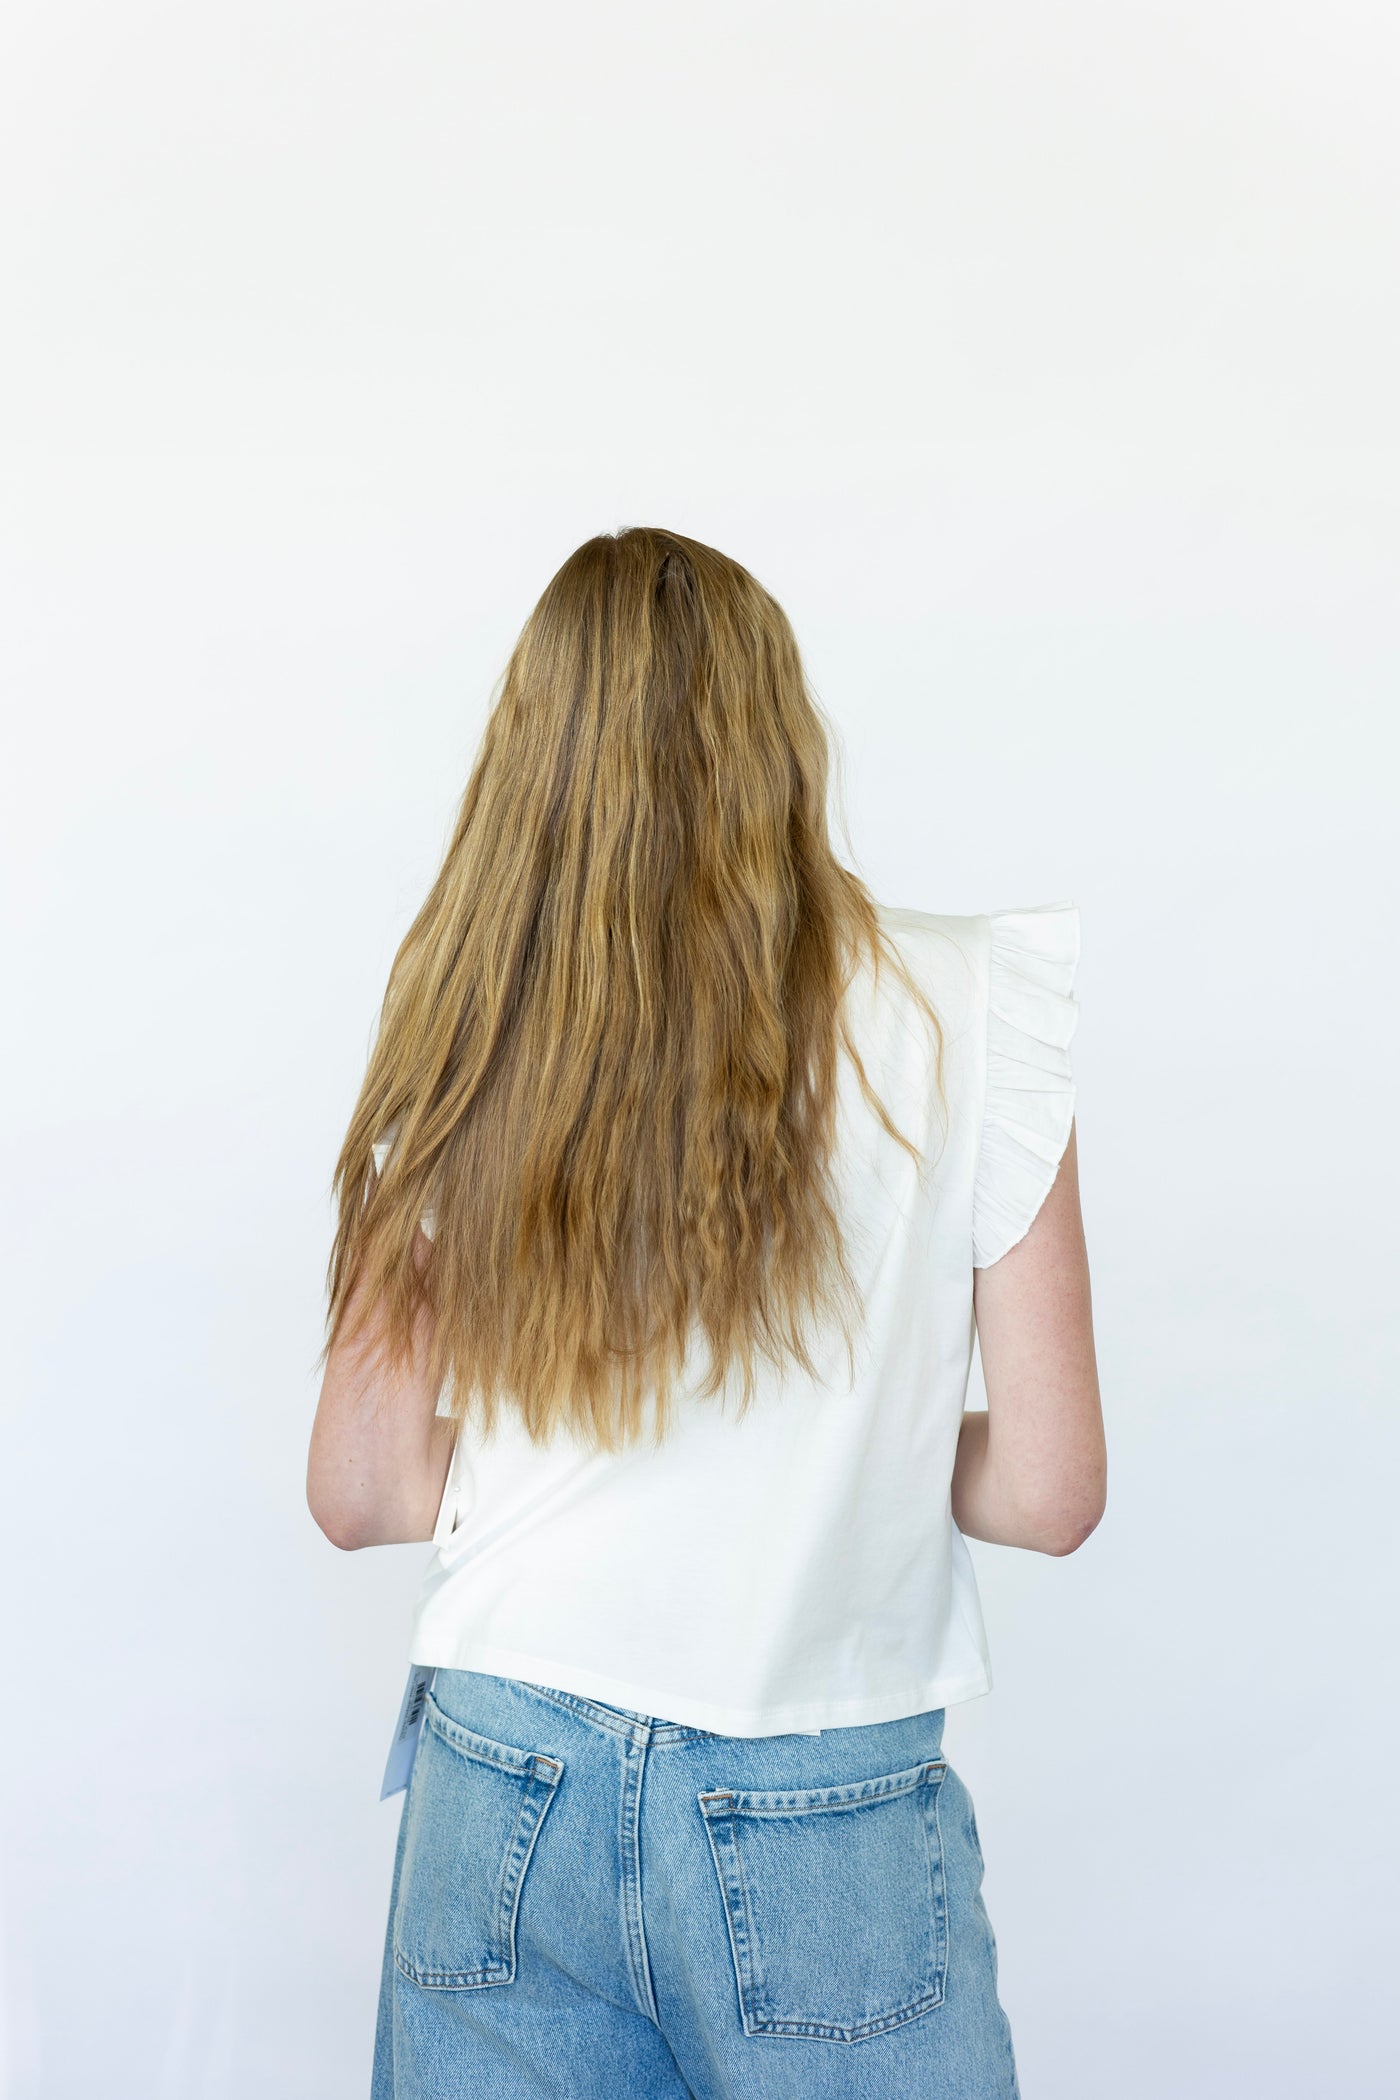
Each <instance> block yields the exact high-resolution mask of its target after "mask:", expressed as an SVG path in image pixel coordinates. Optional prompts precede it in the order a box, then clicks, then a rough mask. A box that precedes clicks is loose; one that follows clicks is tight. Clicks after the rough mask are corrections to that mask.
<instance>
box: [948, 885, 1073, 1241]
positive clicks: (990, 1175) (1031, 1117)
mask: <svg viewBox="0 0 1400 2100" xmlns="http://www.w3.org/2000/svg"><path fill="white" fill-rule="evenodd" d="M988 924H989V926H990V928H991V941H990V954H989V963H988V980H989V981H988V988H987V1094H986V1105H985V1109H984V1112H983V1120H982V1134H981V1139H980V1145H979V1151H978V1157H977V1175H976V1180H975V1182H974V1185H973V1200H972V1263H973V1267H974V1268H978V1269H985V1268H988V1267H990V1265H991V1264H992V1263H993V1262H994V1261H997V1260H999V1259H1000V1257H1001V1256H1002V1255H1003V1254H1005V1253H1006V1251H1007V1249H1008V1248H1010V1247H1014V1246H1015V1244H1016V1242H1017V1241H1018V1240H1020V1239H1024V1237H1025V1235H1026V1234H1027V1232H1029V1230H1030V1228H1031V1225H1032V1223H1033V1221H1034V1219H1035V1215H1036V1212H1037V1211H1038V1210H1039V1209H1040V1206H1041V1204H1042V1203H1043V1202H1044V1201H1045V1198H1046V1196H1047V1195H1048V1194H1049V1192H1050V1188H1051V1185H1052V1183H1053V1182H1054V1179H1055V1175H1056V1173H1057V1172H1058V1170H1059V1165H1060V1161H1061V1159H1062V1158H1063V1157H1064V1151H1065V1147H1066V1145H1067V1144H1068V1143H1069V1133H1070V1125H1071V1124H1072V1122H1073V1121H1074V1097H1075V1085H1074V1078H1073V1074H1072V1071H1071V1066H1070V1057H1069V1046H1070V1043H1071V1041H1072V1039H1073V1036H1074V1031H1075V1028H1076V1026H1077V1024H1078V1021H1079V1002H1078V1000H1077V999H1076V998H1075V997H1074V981H1075V973H1076V970H1077V969H1078V965H1079V907H1078V905H1076V904H1042V905H1036V906H1034V907H1032V908H1030V909H1027V910H1024V911H1000V912H992V913H991V914H990V915H989V919H988Z"/></svg>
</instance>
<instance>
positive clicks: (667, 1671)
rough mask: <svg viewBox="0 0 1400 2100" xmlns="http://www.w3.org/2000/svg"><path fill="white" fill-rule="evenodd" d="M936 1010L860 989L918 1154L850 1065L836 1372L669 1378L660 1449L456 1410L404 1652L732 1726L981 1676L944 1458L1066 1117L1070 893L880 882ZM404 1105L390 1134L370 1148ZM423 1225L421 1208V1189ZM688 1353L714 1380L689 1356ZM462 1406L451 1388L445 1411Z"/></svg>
mask: <svg viewBox="0 0 1400 2100" xmlns="http://www.w3.org/2000/svg"><path fill="white" fill-rule="evenodd" d="M880 917H881V922H882V924H883V925H884V927H885V930H886V931H887V933H888V934H889V935H890V937H891V939H892V940H893V941H894V942H895V943H896V944H897V945H898V947H899V949H900V951H901V953H902V954H903V955H904V956H905V957H906V958H907V960H908V962H909V964H910V965H911V967H912V970H913V973H914V975H915V977H916V980H917V981H918V982H919V983H920V984H921V985H922V986H923V987H924V989H925V990H926V991H927V992H928V994H929V996H930V998H931V1000H932V1002H933V1005H934V1008H935V1011H936V1012H937V1013H938V1016H939V1018H940V1020H941V1022H942V1024H943V1029H944V1087H945V1092H946V1097H947V1104H948V1125H947V1133H946V1138H945V1139H944V1141H943V1143H942V1148H941V1150H938V1149H937V1145H938V1139H939V1136H940V1127H941V1126H940V1120H939V1110H938V1104H937V1095H936V1091H935V1086H934V1069H933V1045H932V1039H931V1033H930V1030H929V1028H928V1024H927V1022H926V1020H925V1019H924V1017H923V1016H922V1015H921V1014H920V1013H919V1011H918V1009H917V1007H915V1006H914V1005H913V1003H912V1001H911V999H910V997H909V994H908V992H907V991H906V990H905V988H904V987H903V985H901V984H900V983H899V981H898V979H897V978H896V977H895V976H894V975H893V973H892V972H890V971H889V970H885V971H883V972H881V974H880V977H879V980H878V983H877V982H876V981H875V979H874V977H873V974H872V972H871V971H870V969H869V967H868V966H867V967H866V968H864V969H863V970H862V972H861V973H860V975H859V976H858V977H857V978H856V980H855V981H854V983H853V985H852V987H851V990H850V992H849V993H848V998H849V999H850V1001H851V1008H850V1014H851V1022H852V1027H853V1031H854V1033H855V1039H856V1042H857V1045H858V1047H859V1049H860V1052H861V1056H862V1059H863V1061H864V1063H865V1068H866V1073H867V1075H868V1077H869V1079H870V1081H871V1084H872V1085H873V1087H874V1088H875V1091H876V1093H877V1094H878V1095H879V1097H880V1098H881V1099H882V1100H883V1102H884V1103H885V1106H886V1108H887V1109H888V1111H889V1113H890V1116H891V1117H892V1119H893V1121H894V1123H895V1125H896V1126H897V1128H899V1129H900V1130H902V1131H903V1132H904V1134H905V1135H906V1136H907V1137H908V1138H910V1139H911V1140H912V1141H913V1142H914V1143H915V1144H916V1145H918V1146H919V1147H920V1148H921V1150H924V1151H925V1152H927V1151H928V1150H929V1149H930V1148H933V1149H934V1151H935V1155H936V1156H935V1158H934V1162H933V1165H932V1167H929V1166H928V1165H927V1164H926V1165H925V1167H924V1169H923V1170H922V1172H920V1170H919V1169H918V1168H916V1166H915V1163H914V1162H913V1161H912V1160H911V1159H910V1157H909V1155H908V1153H907V1152H905V1151H904V1150H903V1148H902V1147H900V1146H899V1145H898V1144H897V1143H896V1142H895V1141H894V1140H893V1139H892V1138H890V1137H889V1136H888V1135H887V1133H886V1132H885V1131H884V1129H883V1128H882V1127H881V1125H880V1123H879V1120H878V1118H877V1117H876V1116H875V1115H874V1113H873V1112H872V1110H871V1109H870V1108H869V1107H868V1105H867V1104H866V1102H865V1099H864V1096H863V1095H862V1093H861V1090H860V1085H859V1082H858V1080H857V1078H856V1076H855V1073H854V1070H853V1069H852V1068H851V1066H850V1063H849V1061H848V1060H847V1059H846V1058H845V1057H844V1056H843V1057H842V1059H841V1066H840V1079H839V1090H840V1091H839V1107H838V1130H837V1148H836V1154H835V1156H834V1159H833V1163H832V1164H833V1172H834V1175H835V1179H836V1185H837V1189H838V1194H839V1201H840V1209H841V1220H842V1226H843V1230H844V1232H845V1235H846V1246H847V1254H848V1259H849V1261H850V1265H851V1270H852V1274H853V1276H854V1278H855V1280H856V1283H857V1286H858V1288H859V1289H860V1292H861V1296H862V1302H863V1305H864V1316H863V1320H862V1321H861V1323H860V1324H859V1326H858V1327H857V1328H856V1329H855V1334H854V1340H855V1377H854V1380H852V1379H851V1377H850V1366H849V1361H848V1358H847V1354H846V1348H845V1343H844V1341H843V1339H842V1337H841V1336H840V1335H839V1334H837V1333H835V1332H833V1333H832V1335H831V1337H830V1344H829V1346H823V1347H822V1349H821V1350H820V1351H815V1350H814V1352H813V1355H814V1361H815V1362H816V1363H817V1364H818V1368H819V1373H820V1375H819V1376H818V1377H817V1378H815V1379H814V1378H812V1377H809V1376H808V1375H807V1374H805V1373H800V1372H797V1371H795V1370H794V1369H792V1368H790V1367H789V1368H788V1369H787V1370H786V1371H785V1372H784V1373H783V1374H782V1375H780V1374H779V1373H778V1372H776V1371H774V1370H772V1369H770V1368H768V1367H763V1368H761V1369H760V1370H759V1373H758V1383H757V1391H756V1394H755V1397H754V1398H753V1400H752V1401H751V1404H750V1408H749V1411H748V1413H747V1414H746V1415H745V1416H743V1417H742V1418H737V1417H736V1415H735V1413H734V1408H733V1397H732V1389H730V1390H729V1391H727V1392H724V1393H721V1394H718V1395H715V1396H714V1397H712V1398H710V1399H708V1400H704V1399H698V1398H695V1397H693V1396H692V1397H685V1396H684V1394H683V1396H682V1397H681V1399H680V1400H679V1402H678V1405H677V1410H676V1415H675V1419H674V1424H673V1427H672V1428H671V1430H670V1431H669V1432H668V1434H667V1436H666V1437H665V1438H664V1439H663V1441H662V1443H661V1445H660V1446H659V1448H653V1447H651V1446H650V1445H648V1444H645V1443H643V1444H641V1445H638V1446H636V1447H634V1448H632V1449H629V1450H626V1451H622V1452H617V1453H606V1452H595V1451H590V1450H588V1449H586V1448H584V1447H582V1446H580V1445H578V1444H577V1443H575V1442H574V1441H573V1440H572V1438H570V1437H568V1436H565V1435H561V1436H560V1437H559V1438H558V1439H557V1440H556V1441H555V1442H554V1443H553V1444H551V1445H549V1446H547V1447H543V1448H542V1447H539V1446H536V1445H533V1444H532V1443H531V1442H530V1441H529V1439H528V1437H527V1436H526V1435H525V1433H524V1430H523V1429H521V1428H519V1427H518V1426H517V1424H516V1421H515V1418H514V1417H513V1416H512V1415H511V1414H510V1413H509V1411H508V1410H503V1412H502V1419H501V1421H500V1423H499V1424H498V1425H497V1427H496V1429H495V1430H494V1432H493V1433H492V1435H491V1436H490V1437H489V1438H484V1437H482V1436H481V1434H480V1433H479V1432H478V1431H477V1430H476V1429H475V1428H474V1427H473V1425H470V1424H469V1425H468V1426H467V1427H466V1428H465V1429H464V1430H463V1432H462V1433H461V1435H460V1436H459V1437H458V1440H457V1445H456V1449H455V1451H454V1454H453V1458H452V1463H451V1466H450V1468H449V1471H448V1476H447V1482H446V1485H445V1488H444V1490H443V1498H442V1505H441V1509H440V1512H439V1515H438V1521H437V1525H436V1528H435V1530H434V1533H433V1547H434V1551H433V1555H432V1558H431V1560H430V1561H429V1563H428V1566H427V1568H426V1570H425V1571H424V1574H423V1578H422V1582H421V1585H420V1588H419V1591H418V1597H417V1601H416V1604H415V1607H414V1613H413V1625H412V1636H411V1641H410V1646H409V1659H410V1661H411V1662H414V1663H421V1664H425V1665H430V1666H431V1665H436V1666H438V1667H439V1668H447V1669H460V1670H483V1671H489V1672H492V1673H494V1674H496V1675H499V1676H505V1677H519V1678H524V1679H526V1680H527V1681H529V1682H532V1683H536V1684H544V1685H552V1686H555V1687H557V1688H558V1689H560V1690H562V1691H567V1692H574V1693H578V1694H580V1695H582V1696H584V1697H588V1698H594V1699H600V1700H603V1701H605V1702H606V1703H607V1704H609V1705H614V1706H626V1707H631V1708H633V1709H634V1710H636V1711H638V1712H641V1713H646V1714H653V1715H656V1716H658V1717H660V1718H662V1719H664V1720H669V1721H678V1722H683V1723H689V1724H690V1725H691V1726H693V1727H698V1728H706V1729H712V1730H714V1731H715V1732H717V1733H719V1734H722V1735H780V1734H785V1733H796V1732H799V1731H807V1732H810V1731H815V1730H818V1729H822V1728H842V1727H851V1726H854V1725H857V1724H861V1723H865V1722H871V1721H887V1720H896V1719H899V1718H900V1717H902V1716H904V1715H907V1714H913V1713H921V1712H924V1711H926V1710H927V1709H929V1708H931V1707H939V1706H948V1705H951V1704H953V1703H954V1702H955V1701H957V1700H961V1699H971V1698H975V1697H976V1696H977V1695H978V1694H980V1693H982V1692H985V1691H988V1690H990V1688H991V1682H992V1677H991V1668H990V1664H989V1661H988V1655H987V1643H986V1636H985V1633H984V1631H983V1625H982V1614H981V1608H980V1605H979V1602H978V1596H977V1586H976V1581H975V1578H974V1576H973V1571H972V1565H971V1561H970V1559H969V1557H968V1552H967V1547H966V1546H965V1544H964V1542H963V1539H962V1535H961V1533H960V1532H959V1531H958V1529H957V1527H956V1525H955V1524H954V1522H953V1518H952V1510H951V1506H950V1481H951V1476H952V1471H953V1459H954V1455H955V1453H956V1449H957V1441H958V1430H959V1426H960V1424H961V1421H962V1414H963V1406H964V1402H965V1397H966V1391H967V1380H968V1371H969V1367H970V1363H971V1358H972V1349H973V1338H974V1325H973V1313H972V1272H973V1269H974V1267H978V1268H984V1267H986V1266H988V1265H989V1264H990V1263H992V1262H994V1261H996V1260H997V1259H998V1257H999V1256H1001V1255H1002V1254H1004V1253H1005V1252H1006V1250H1007V1248H1008V1247H1011V1246H1013V1245H1014V1244H1015V1242H1016V1241H1017V1240H1019V1239H1020V1238H1021V1237H1022V1236H1023V1235H1024V1233H1025V1232H1026V1231H1027V1229H1028V1227H1029V1226H1030V1224H1031V1221H1032V1219H1033V1218H1034V1217H1035V1214H1036V1212H1037V1210H1038V1209H1039V1207H1040V1205H1041V1202H1042V1201H1043V1199H1044V1197H1045V1195H1046V1193H1047V1192H1048V1190H1049V1188H1050V1185H1051V1183H1052V1182H1053V1180H1054V1178H1055V1172H1056V1169H1057V1167H1058V1165H1059V1161H1060V1158H1061V1155H1062V1154H1063V1152H1064V1149H1065V1146H1066V1144H1067V1143H1068V1140H1069V1131H1070V1123H1071V1119H1072V1117H1073V1114H1074V1096H1075V1089H1074V1083H1073V1080H1072V1077H1071V1071H1070V1060H1069V1054H1068V1052H1069V1044H1070V1040H1071V1037H1072V1036H1073V1034H1074V1028H1075V1023H1076V1020H1077V1019H1078V1004H1077V1001H1076V1000H1075V998H1074V996H1073V985H1074V977H1075V970H1076V966H1077V963H1078V960H1079V913H1078V909H1077V907H1076V906H1075V905H1073V904H1053V905H1043V906H1040V907H1037V908H1035V909H1030V910H1022V911H1004V912H993V913H992V914H990V915H983V916H980V917H948V916H943V915H937V914H932V913H925V912H914V911H897V910H891V909H888V908H885V907H882V908H881V911H880ZM392 1139H393V1131H392V1129H391V1130H390V1132H389V1134H388V1136H387V1137H386V1138H385V1139H384V1141H383V1142H382V1143H381V1144H380V1145H378V1146H376V1148H375V1152H376V1161H377V1163H378V1164H380V1165H382V1163H383V1159H384V1157H385V1154H386V1153H387V1150H388V1147H389V1145H390V1144H391V1143H392ZM423 1222H424V1228H425V1230H426V1231H428V1232H429V1233H431V1230H432V1223H433V1220H432V1214H431V1212H429V1213H427V1214H425V1217H424V1221H423ZM696 1382H698V1381H696ZM448 1412H449V1395H448V1393H447V1392H446V1391H444V1394H443V1396H442V1397H441V1398H440V1400H439V1402H438V1413H439V1414H446V1413H448Z"/></svg>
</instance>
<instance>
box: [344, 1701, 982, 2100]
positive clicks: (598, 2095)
mask: <svg viewBox="0 0 1400 2100" xmlns="http://www.w3.org/2000/svg"><path fill="white" fill-rule="evenodd" d="M942 1733H943V1716H942V1714H941V1713H926V1714H917V1715H913V1716H909V1717H906V1718H904V1719H902V1720H898V1721H889V1722H885V1723H883V1724H876V1725H873V1726H871V1727H867V1728H857V1729H837V1730H835V1731H833V1732H832V1733H830V1734H827V1735H823V1737H822V1738H821V1740H820V1742H812V1741H809V1740H807V1739H806V1738H805V1737H802V1736H796V1737H793V1736H770V1737H761V1738H752V1737H745V1738H740V1739H734V1738H725V1737H722V1736H716V1735H710V1734H706V1733H705V1732H704V1731H702V1730H699V1729H694V1728H687V1727H684V1726H681V1725H678V1724H676V1723H675V1722H673V1721H671V1720H669V1719H667V1720H661V1719H658V1718H656V1717H655V1716H651V1715H647V1714H642V1713H634V1712H629V1711H624V1710H622V1709H619V1708H615V1707H610V1706H607V1705H604V1704H600V1703H598V1702H596V1701H592V1700H587V1699H581V1698H577V1697H575V1696H574V1695H573V1694H570V1693H567V1692H561V1691H557V1690H553V1689H551V1688H548V1687H544V1686H532V1685H528V1684H520V1683H516V1682H513V1681H510V1680H507V1679H503V1678H499V1677H492V1676H487V1675H481V1674H477V1673H474V1672H470V1671H460V1672H458V1671H439V1672H438V1673H437V1676H436V1679H435V1681H434V1684H433V1687H432V1690H431V1692H430V1694H429V1700H428V1707H427V1716H426V1720H425V1723H424V1731H423V1737H422V1741H421V1743H420V1745H419V1750H418V1757H417V1761H416V1763H415V1766H414V1770H413V1777H412V1780H411V1781H410V1785H409V1792H408V1796H407V1799H406V1801H405V1803H404V1808H403V1813H402V1816H401V1820H400V1824H399V1837H398V1847H397V1852H396V1855H395V1862H394V1877H393V1890H392V1896H391V1901H390V1911H389V1923H388V1928H387V1932H386V1935H385V1943H384V1959H383V1968H382V1975H381V1985H380V1997H379V2016H378V2022H377V2028H376V2035H375V2050H374V2071H373V2080H372V2089H371V2090H372V2100H446V2096H447V2095H448V2094H459V2093H462V2094H465V2093H490V2094H492V2095H493V2096H495V2100H526V2096H537V2095H542V2094H546V2093H553V2094H564V2093H567V2094H570V2095H572V2096H574V2100H617V2096H618V2095H620V2094H636V2095H638V2096H645V2100H669V2096H671V2095H674V2096H676V2100H731V2096H734V2100H737V2096H741V2095H742V2096H743V2100H788V2096H792V2100H797V2096H801V2100H823V2096H826V2095H831V2096H838V2095H839V2096H841V2100H908V2096H910V2095H912V2094H917V2093H927V2094H934V2093H938V2094H947V2095H948V2096H949V2100H953V2096H956V2100H1018V2091H1019V2089H1018V2086H1017V2080H1016V2068H1015V2061H1014V2054H1013V2049H1012V2041H1011V2033H1010V2029H1009V2027H1008V2024H1007V2020H1006V2015H1005V2013H1004V2011H1003V2009H1002V2007H1001V2004H1000V2002H999V2000H998V1996H997V1950H996V1940H995V1937H994V1934H993V1932H992V1927H991V1923H990V1921H989V1919H988V1916H987V1912H986V1909H985V1906H984V1904H983V1900H982V1895H981V1882H982V1873H983V1862H982V1851H981V1846H980V1844H979V1842H978V1834H977V1822H976V1817H975V1814H974V1812H973V1807H972V1802H971V1800H970V1798H969V1796H968V1793H967V1790H966V1788H965V1787H964V1786H963V1784H962V1782H961V1780H960V1779H959V1778H958V1776H957V1774H956V1773H955V1772H954V1771H953V1770H952V1769H951V1768H950V1767H949V1766H948V1764H947V1762H946V1760H945V1759H944V1757H943V1752H942Z"/></svg>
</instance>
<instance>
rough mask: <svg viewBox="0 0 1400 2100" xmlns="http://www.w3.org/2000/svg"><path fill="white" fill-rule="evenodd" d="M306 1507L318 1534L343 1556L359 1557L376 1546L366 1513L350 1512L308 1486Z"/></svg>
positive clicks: (340, 1504)
mask: <svg viewBox="0 0 1400 2100" xmlns="http://www.w3.org/2000/svg"><path fill="white" fill-rule="evenodd" d="M306 1506H307V1508H308V1509H309V1510H310V1512H311V1515H312V1517H313V1518H314V1520H315V1523H316V1528H317V1530H318V1531H319V1532H320V1533H321V1534H322V1536H323V1537H324V1538H328V1539H329V1540H330V1542H331V1544H332V1545H333V1546H337V1547H339V1549H340V1551H341V1552H342V1553H358V1552H359V1550H360V1549H361V1547H363V1546H372V1545H373V1544H374V1543H375V1542H374V1539H373V1538H372V1537H371V1536H370V1534H369V1529H368V1527H367V1526H366V1523H365V1520H364V1515H363V1512H357V1511H355V1510H353V1509H347V1508H346V1506H345V1504H344V1503H343V1502H336V1501H334V1500H332V1499H331V1498H330V1497H328V1496H326V1495H324V1494H320V1493H318V1491H317V1489H316V1487H315V1485H314V1484H313V1483H310V1482H308V1484H307V1489H306Z"/></svg>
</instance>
